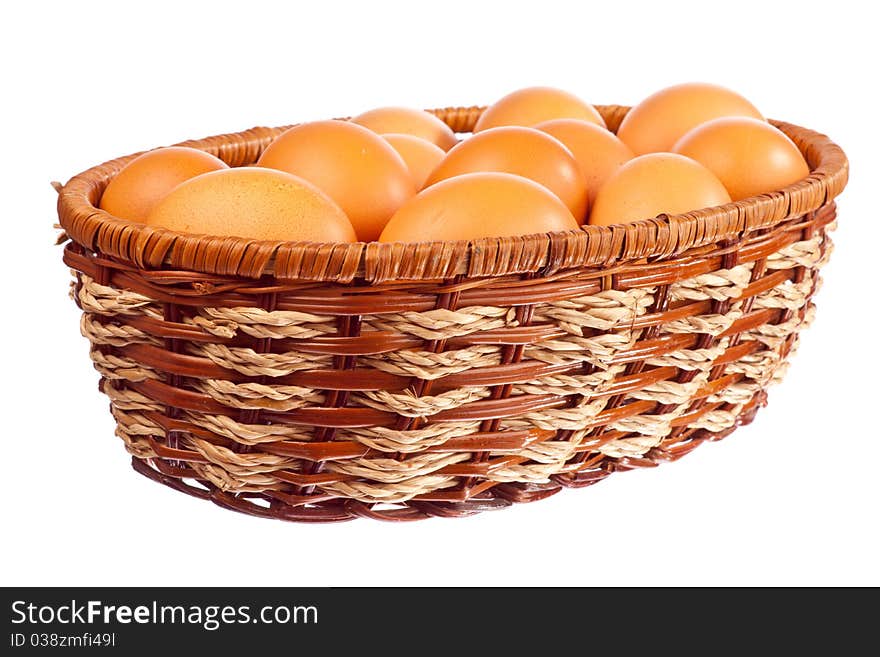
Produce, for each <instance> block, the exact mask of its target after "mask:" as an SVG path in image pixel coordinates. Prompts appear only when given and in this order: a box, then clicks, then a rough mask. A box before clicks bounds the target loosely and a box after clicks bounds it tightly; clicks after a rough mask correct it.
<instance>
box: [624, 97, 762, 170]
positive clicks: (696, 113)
mask: <svg viewBox="0 0 880 657" xmlns="http://www.w3.org/2000/svg"><path fill="white" fill-rule="evenodd" d="M722 116H751V117H753V118H756V119H761V120H763V119H764V117H763V116H761V113H760V112H759V111H758V110H757V109H756V108H755V106H754V105H752V104H751V103H750V102H749V101H748V100H746V99H745V98H743V97H742V96H740V95H739V94H738V93H736V92H734V91H731V90H730V89H725V88H724V87H719V86H718V85H714V84H706V83H702V82H688V83H685V84H679V85H676V86H674V87H667V88H666V89H663V90H661V91H658V92H657V93H655V94H653V95H651V96H648V97H647V98H645V99H644V100H643V101H642V102H641V103H639V104H638V105H636V106H635V107H633V108H632V109H631V110H630V111H629V113H627V115H626V116H625V117H624V119H623V121H622V122H621V124H620V127H619V128H618V129H617V136H618V137H620V140H621V141H622V142H623V143H624V144H626V145H627V146H629V147H630V148H631V149H632V151H633V153H635V154H636V155H644V154H645V153H658V152H662V151H670V150H672V147H673V146H674V145H675V142H677V141H678V140H679V139H681V138H682V137H683V136H684V134H685V133H686V132H688V131H689V130H690V129H691V128H694V127H696V126H698V125H699V124H701V123H705V122H706V121H711V120H712V119H717V118H719V117H722Z"/></svg>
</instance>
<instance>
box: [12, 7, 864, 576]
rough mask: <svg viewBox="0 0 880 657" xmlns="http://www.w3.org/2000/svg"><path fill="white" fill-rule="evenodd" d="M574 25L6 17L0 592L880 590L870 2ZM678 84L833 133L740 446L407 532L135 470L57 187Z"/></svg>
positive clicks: (215, 10) (638, 15) (141, 14)
mask: <svg viewBox="0 0 880 657" xmlns="http://www.w3.org/2000/svg"><path fill="white" fill-rule="evenodd" d="M590 4H591V6H590V8H587V3H576V2H570V3H561V2H550V1H548V0H542V1H541V2H539V3H531V4H520V3H514V2H505V3H500V2H499V3H478V2H473V1H471V2H455V1H451V0H447V1H446V2H441V3H432V4H430V5H429V4H427V3H419V4H417V3H414V2H407V3H403V2H401V3H380V2H371V3H357V4H355V3H343V2H338V1H337V2H332V3H320V4H319V3H281V2H279V3H277V4H270V3H263V2H257V1H255V0H248V2H241V3H235V4H229V5H222V4H220V3H216V2H214V3H207V2H206V3H203V4H202V3H192V4H189V3H183V2H174V3H167V4H166V3H159V2H152V3H144V4H143V6H142V7H141V8H138V9H135V8H134V6H135V5H134V3H122V2H113V3H97V2H96V3H58V4H54V5H53V4H45V3H38V2H28V3H24V2H18V3H12V4H10V5H9V6H8V7H7V8H6V9H5V10H4V12H5V16H4V22H3V25H2V26H0V30H2V38H0V62H2V69H0V70H2V89H0V97H2V98H3V101H2V105H0V112H2V126H3V129H4V140H3V145H4V147H5V148H4V152H3V156H2V158H0V168H2V172H0V184H2V190H3V193H2V201H3V230H2V233H0V234H2V236H3V239H4V245H3V246H4V249H3V255H2V266H3V278H2V285H3V288H2V294H0V299H2V312H3V321H2V331H3V345H4V349H3V352H2V366H3V367H2V378H0V385H2V386H3V397H2V399H3V404H4V406H3V424H2V426H0V432H2V450H0V467H2V477H0V486H2V497H0V500H2V502H0V503H2V513H3V518H2V527H3V531H2V533H3V539H2V541H0V583H2V584H5V585H50V584H94V585H172V584H177V585H321V586H323V585H394V584H398V585H428V584H439V585H466V584H474V585H512V584H525V585H541V584H545V585H569V584H571V585H646V584H647V585H655V584H666V585H678V584H681V585H724V584H727V585H745V584H766V585H784V584H788V585H800V584H818V585H825V584H850V585H860V584H872V585H878V584H880V566H878V554H880V541H878V526H877V525H878V510H877V509H878V502H880V485H878V481H880V476H878V474H880V473H878V468H880V430H878V420H877V412H878V408H877V406H878V401H877V394H876V389H877V381H878V375H880V367H878V366H880V363H878V358H877V346H878V338H877V329H878V322H877V319H878V303H880V300H878V296H877V276H878V274H877V272H878V271H880V270H878V267H877V263H878V260H880V232H878V228H877V223H878V220H880V214H878V209H877V208H878V206H880V196H878V195H880V186H878V177H880V170H878V166H877V160H878V145H880V144H878V140H877V104H876V93H877V92H876V88H875V87H876V79H875V75H876V70H875V69H876V64H877V62H878V61H880V53H878V49H877V45H876V43H877V42H876V36H875V34H873V30H874V23H873V21H871V20H870V19H869V18H868V17H867V16H865V15H860V12H861V11H862V10H860V9H858V8H857V7H858V6H859V5H862V6H868V3H858V2H854V3H851V4H850V3H845V2H834V3H806V2H796V3H795V2H793V3H769V2H761V3H746V2H742V1H738V2H730V3H724V4H723V5H721V4H720V3H719V4H717V9H713V7H716V3H692V4H688V3H675V2H663V3H651V4H645V5H640V4H634V3H601V4H592V3H590ZM294 6H297V8H293V7H294ZM315 7H320V8H315ZM722 7H723V9H722ZM688 80H705V81H711V82H716V83H720V84H723V85H726V86H729V87H731V88H733V89H736V90H738V91H740V92H741V93H743V94H744V95H746V96H747V97H749V98H750V99H751V100H752V101H753V102H754V103H755V104H756V105H758V107H759V108H760V109H761V110H762V111H763V112H764V113H765V114H766V115H767V116H770V117H773V118H780V119H785V120H788V121H791V122H794V123H798V124H801V125H805V126H808V127H811V128H814V129H817V130H819V131H823V132H826V133H827V134H829V135H830V136H831V137H832V138H833V139H834V140H835V141H837V142H838V143H839V144H841V145H842V146H843V148H844V149H845V150H846V152H847V153H848V155H849V157H850V160H851V164H852V176H851V180H850V184H849V187H848V188H847V190H846V192H845V193H844V195H843V197H842V198H841V199H840V203H839V206H840V217H841V220H840V228H839V230H838V231H837V233H836V236H835V241H836V243H837V250H836V252H835V254H834V257H833V259H832V262H831V264H830V265H829V266H828V267H827V268H826V269H825V270H824V275H825V280H826V284H825V286H824V288H823V289H822V291H821V292H820V293H819V295H818V298H817V303H818V313H817V319H816V322H815V324H814V325H813V327H812V328H811V329H810V330H809V331H808V332H806V333H805V334H804V335H803V340H802V346H801V349H800V351H799V353H798V354H797V355H796V357H795V358H794V361H793V364H792V366H791V369H790V371H789V374H788V378H787V379H786V381H785V382H784V383H783V384H782V385H781V386H779V387H777V388H775V389H773V390H772V391H771V394H770V406H769V407H768V408H766V409H764V410H762V411H761V412H760V413H759V415H758V418H757V420H756V421H755V423H754V424H752V425H751V426H749V427H745V428H742V429H740V430H738V431H737V432H736V433H735V434H734V435H733V436H731V437H730V438H728V439H727V440H725V441H723V442H721V443H718V444H713V445H706V446H703V447H701V448H700V449H698V450H697V451H696V452H694V453H693V454H691V455H690V456H688V457H687V458H686V459H683V460H682V461H680V462H678V463H675V464H670V465H665V466H663V467H661V468H656V469H653V470H650V471H639V472H633V473H626V474H619V475H615V476H613V477H610V478H609V479H607V480H606V481H604V482H602V483H600V484H599V485H597V486H595V487H592V488H587V489H583V490H571V491H563V492H561V493H560V494H558V495H556V496H554V497H552V498H550V499H548V500H545V501H543V502H538V503H535V504H531V505H518V506H517V507H514V508H512V509H507V510H504V511H500V512H497V513H494V514H493V513H488V514H482V515H479V516H476V517H474V518H470V519H464V520H447V521H444V520H433V521H425V522H419V523H414V524H387V523H379V522H373V521H366V520H361V521H355V522H351V523H344V524H339V525H318V526H313V525H310V526H306V525H297V524H286V523H280V522H272V521H267V520H260V519H256V518H250V517H246V516H243V515H239V514H235V513H232V512H229V511H225V510H222V509H220V508H219V507H216V506H214V505H212V504H210V503H207V502H203V501H200V500H196V499H193V498H190V497H187V496H184V495H181V494H179V493H176V492H173V491H171V490H170V489H166V488H165V487H162V486H159V485H157V484H154V483H152V482H150V481H148V480H147V479H145V478H143V477H141V476H139V475H137V474H135V473H134V472H133V471H132V470H131V469H130V467H129V465H128V461H129V457H128V455H127V454H126V453H125V451H124V449H123V447H122V443H121V441H120V440H119V439H118V438H116V437H114V435H113V430H114V426H113V423H112V422H111V417H110V414H109V413H108V402H107V400H106V398H105V397H103V395H101V394H100V393H99V392H98V390H97V380H98V375H97V373H96V372H95V371H94V370H93V369H92V368H91V365H90V362H89V358H88V355H87V354H88V347H87V343H86V341H85V339H84V338H82V337H80V335H79V330H78V318H79V315H78V311H77V309H76V308H75V306H74V304H73V303H72V302H71V301H69V300H68V299H67V296H66V294H67V283H68V273H67V270H66V268H65V267H64V266H63V265H62V263H61V249H60V248H58V247H53V246H52V241H53V239H54V236H55V232H54V231H53V229H52V223H53V222H54V221H55V194H54V192H53V191H52V189H51V188H50V187H49V181H50V180H62V181H63V180H66V179H67V178H69V177H70V176H72V175H73V174H75V173H77V172H79V171H81V170H83V169H85V168H88V167H90V166H92V165H94V164H97V163H100V162H103V161H105V160H107V159H110V158H112V157H115V156H118V155H122V154H126V153H130V152H133V151H136V150H141V149H144V148H149V147H153V146H158V145H162V144H168V143H172V142H175V141H179V140H182V139H185V138H190V137H201V136H205V135H209V134H215V133H220V132H229V131H234V130H240V129H244V128H248V127H251V126H253V125H257V124H262V125H280V124H284V123H289V122H293V121H298V120H307V119H317V118H328V117H331V116H339V115H344V114H352V113H357V112H360V111H362V110H365V109H368V108H371V107H374V106H380V105H389V104H401V105H411V106H416V107H438V106H445V105H454V104H462V105H469V104H476V103H489V102H492V101H493V100H495V99H497V98H498V97H500V96H501V95H503V94H504V93H506V92H508V91H511V90H513V89H515V88H518V87H522V86H528V85H533V84H546V85H553V86H558V87H562V88H565V89H568V90H570V91H572V92H574V93H576V94H578V95H580V96H582V97H584V98H586V99H588V100H590V101H592V102H595V103H603V102H612V103H627V104H632V103H635V102H637V101H638V100H639V99H640V98H642V97H643V96H645V95H647V94H648V93H650V92H652V91H654V90H656V89H658V88H661V87H663V86H666V85H669V84H672V83H676V82H681V81H688Z"/></svg>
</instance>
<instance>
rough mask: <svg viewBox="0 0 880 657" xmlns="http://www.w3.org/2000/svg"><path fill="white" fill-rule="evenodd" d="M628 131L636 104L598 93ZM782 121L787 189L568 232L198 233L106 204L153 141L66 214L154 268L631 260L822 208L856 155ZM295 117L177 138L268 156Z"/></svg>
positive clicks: (344, 278) (564, 264)
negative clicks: (149, 222) (102, 203)
mask: <svg viewBox="0 0 880 657" xmlns="http://www.w3.org/2000/svg"><path fill="white" fill-rule="evenodd" d="M596 107H597V109H598V110H599V111H600V113H601V114H602V115H603V117H604V118H605V119H606V121H607V122H608V126H609V129H611V130H612V131H616V129H617V126H618V125H619V123H620V120H621V119H622V118H623V116H625V114H626V112H627V111H628V110H629V108H628V107H625V106H620V105H597V106H596ZM484 109H485V108H484V107H479V106H470V107H447V108H441V109H431V110H428V111H429V112H431V113H433V114H435V115H436V116H438V117H439V118H441V119H442V120H444V121H445V122H446V123H447V124H448V125H450V127H452V128H453V129H454V130H456V131H457V132H468V131H470V130H471V129H472V127H473V124H474V123H475V122H476V119H477V118H478V117H479V115H480V113H481V112H482V111H483V110H484ZM770 123H771V124H772V125H774V126H776V127H778V128H779V129H780V130H782V131H783V132H784V133H785V134H787V135H788V136H789V137H790V138H791V139H792V140H793V141H794V143H795V144H796V145H797V147H798V148H799V149H800V151H801V153H803V155H804V157H805V158H806V160H807V163H808V164H809V166H810V175H809V176H807V177H806V178H804V179H803V180H801V181H798V182H797V183H795V184H793V185H790V186H788V187H786V188H784V189H782V190H779V191H776V192H771V193H768V194H762V195H760V196H756V197H751V198H748V199H744V200H742V201H736V202H733V203H728V204H726V205H722V206H716V207H711V208H705V209H701V210H696V211H693V212H688V213H684V214H679V215H672V216H668V215H659V216H658V217H656V218H652V219H644V220H641V221H637V222H632V223H628V224H617V225H612V226H588V225H585V226H582V227H581V228H579V229H577V230H571V231H565V232H558V233H537V234H533V235H525V236H520V237H500V238H484V239H479V240H469V241H468V240H461V241H445V242H423V243H413V244H382V243H378V242H370V243H364V242H356V243H353V244H337V243H313V242H281V241H260V240H252V239H245V238H238V237H218V236H209V235H192V234H185V233H179V232H175V231H170V230H166V229H160V228H152V227H149V226H145V225H143V224H137V223H133V222H130V221H126V220H123V219H119V218H117V217H114V216H112V215H110V214H109V213H107V212H105V211H104V210H101V209H99V208H98V207H97V203H98V201H99V199H100V197H101V194H102V193H103V190H104V188H105V187H106V185H107V183H108V182H109V180H110V179H111V178H112V177H113V176H114V175H115V174H116V173H117V172H118V171H119V170H120V169H121V168H122V167H123V166H125V165H126V164H127V163H128V162H130V161H131V160H132V159H134V158H135V157H137V156H138V155H140V154H141V153H143V152H145V151H140V152H138V153H133V154H131V155H127V156H125V157H121V158H116V159H113V160H110V161H108V162H105V163H103V164H100V165H98V166H95V167H92V168H90V169H87V170H86V171H83V172H82V173H79V174H77V175H75V176H73V177H72V178H71V179H70V180H69V181H68V182H67V183H66V184H65V185H64V186H63V187H61V188H59V189H58V194H59V198H58V215H59V220H60V223H61V226H62V228H63V229H64V231H65V232H66V234H67V236H68V237H69V238H70V239H72V240H73V241H75V242H76V243H78V244H80V245H82V246H83V247H85V248H87V249H90V250H92V251H97V252H100V253H102V254H104V255H106V256H109V257H112V258H118V259H121V260H124V261H128V262H131V263H134V264H135V265H136V266H137V267H140V268H144V269H156V268H162V267H172V268H176V269H184V270H188V271H195V272H200V273H205V274H211V275H220V276H234V277H245V278H259V277H261V276H265V275H273V276H274V277H275V278H277V279H281V280H305V281H337V282H341V283H347V282H350V281H352V280H353V279H355V278H363V279H365V280H366V281H369V282H375V283H379V282H386V281H391V280H439V279H448V278H451V277H454V276H456V275H462V274H463V275H467V276H469V277H480V276H503V275H509V274H523V273H539V274H542V275H550V274H553V273H555V272H557V271H560V270H564V269H568V268H571V267H597V268H607V267H609V266H612V265H614V264H615V263H617V262H619V261H628V260H634V259H639V258H666V257H670V256H674V255H677V254H680V253H682V252H684V251H686V250H688V249H691V248H694V247H701V246H705V245H708V244H712V243H715V242H718V241H720V240H727V241H730V242H731V244H735V243H736V242H737V241H739V240H740V239H742V237H743V236H744V235H746V234H748V233H752V232H754V231H756V230H761V229H764V228H769V227H772V226H774V225H776V224H778V223H779V222H781V221H784V220H785V219H787V218H790V217H796V216H800V215H803V214H805V213H808V212H812V211H814V210H816V209H818V208H820V207H821V206H823V205H825V204H826V203H828V202H830V201H831V200H832V199H833V198H834V197H836V196H837V195H838V194H839V193H840V192H841V191H842V190H843V188H844V187H845V186H846V183H847V179H848V172H849V164H848V161H847V158H846V155H845V154H844V152H843V150H842V149H841V148H840V147H839V146H838V145H837V144H835V143H834V142H832V141H831V140H830V139H829V138H828V137H827V136H825V135H823V134H820V133H818V132H815V131H813V130H809V129H807V128H802V127H800V126H797V125H794V124H790V123H786V122H784V121H776V120H771V121H770ZM289 127H291V126H290V125H286V126H280V127H277V128H267V127H255V128H251V129H250V130H245V131H242V132H235V133H227V134H221V135H215V136H212V137H206V138H203V139H196V140H188V141H184V142H180V143H178V144H175V145H176V146H189V147H193V148H198V149H201V150H205V151H207V152H210V153H212V154H214V155H217V156H218V157H220V158H221V159H222V160H224V161H225V162H226V163H227V164H229V165H230V166H243V165H247V164H252V163H253V162H255V161H256V159H257V157H258V156H259V154H260V152H262V150H263V149H264V148H265V147H266V146H267V145H268V144H269V143H270V142H271V141H272V139H274V138H275V137H276V136H277V135H279V134H280V133H281V132H283V131H284V130H286V129H288V128H289Z"/></svg>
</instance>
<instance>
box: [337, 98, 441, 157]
mask: <svg viewBox="0 0 880 657" xmlns="http://www.w3.org/2000/svg"><path fill="white" fill-rule="evenodd" d="M352 121H353V122H354V123H357V124H358V125H362V126H364V127H365V128H369V129H370V130H372V131H373V132H375V133H378V134H390V133H402V134H405V135H413V136H414V137H421V138H422V139H425V140H427V141H429V142H431V143H432V144H437V146H439V147H440V148H442V149H443V150H444V151H448V150H449V149H450V148H452V147H453V146H455V145H456V144H457V143H458V138H457V137H456V136H455V133H454V132H452V128H450V127H449V126H448V125H446V124H445V123H443V121H441V120H440V119H438V118H437V117H436V116H434V115H433V114H431V113H430V112H425V111H424V110H420V109H412V108H409V107H379V108H377V109H374V110H370V111H368V112H364V113H363V114H358V115H357V116H356V117H354V118H353V119H352Z"/></svg>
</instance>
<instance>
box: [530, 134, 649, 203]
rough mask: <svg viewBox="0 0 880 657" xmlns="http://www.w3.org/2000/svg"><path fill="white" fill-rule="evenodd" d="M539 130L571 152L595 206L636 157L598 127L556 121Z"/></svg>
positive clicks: (611, 135)
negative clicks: (617, 174) (608, 183)
mask: <svg viewBox="0 0 880 657" xmlns="http://www.w3.org/2000/svg"><path fill="white" fill-rule="evenodd" d="M535 128H536V129H537V130H541V131H542V132H546V133H547V134H548V135H550V136H552V137H556V139H558V140H559V141H561V142H562V143H563V144H564V145H565V146H566V147H567V148H568V150H570V151H571V153H572V155H574V159H575V160H577V163H578V166H580V168H581V173H583V174H584V179H585V180H586V182H587V193H588V194H589V197H590V201H591V202H592V201H593V200H594V199H595V198H596V193H597V192H598V191H599V188H600V187H602V185H604V184H605V181H606V180H608V178H609V176H611V174H613V173H614V172H615V171H617V170H618V169H619V168H620V167H621V165H622V164H623V163H624V162H627V161H629V160H631V159H632V158H633V157H634V155H633V152H632V151H631V150H630V149H629V147H628V146H627V145H626V144H624V143H623V142H622V141H620V139H618V138H617V137H615V136H614V134H612V133H611V132H609V131H608V130H606V129H605V128H602V127H600V126H598V125H596V124H595V123H588V122H587V121H581V120H580V119H553V120H552V121H545V122H544V123H539V124H538V125H536V126H535Z"/></svg>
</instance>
